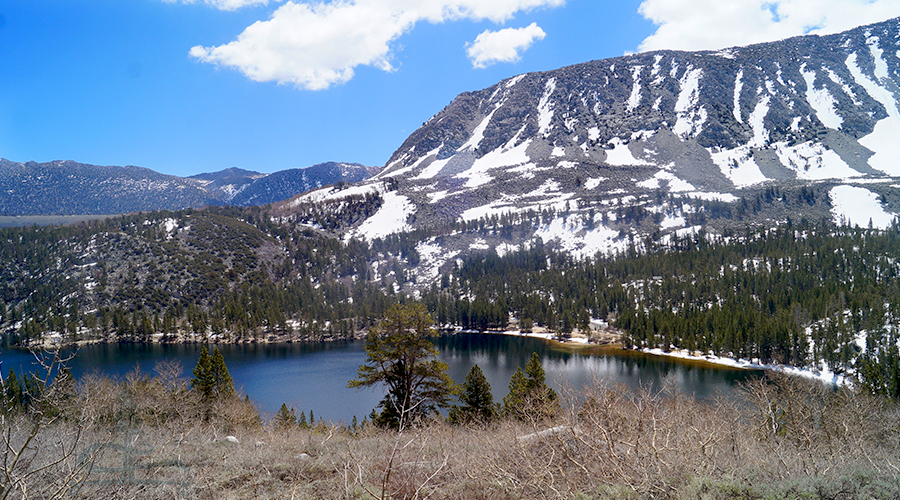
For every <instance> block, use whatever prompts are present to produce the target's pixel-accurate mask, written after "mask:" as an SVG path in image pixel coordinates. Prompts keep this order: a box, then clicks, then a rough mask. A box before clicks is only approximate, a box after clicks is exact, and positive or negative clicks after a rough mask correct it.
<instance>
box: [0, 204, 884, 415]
mask: <svg viewBox="0 0 900 500" xmlns="http://www.w3.org/2000/svg"><path fill="white" fill-rule="evenodd" d="M817 193H818V192H814V191H810V190H809V189H806V188H803V189H800V190H798V191H796V192H794V191H779V190H775V189H766V190H764V191H761V192H760V193H758V194H757V195H756V197H755V198H754V199H751V198H747V199H745V200H744V201H742V202H741V203H739V204H736V205H734V206H729V205H727V204H716V203H714V202H702V201H698V200H693V201H691V200H688V199H683V198H678V197H675V198H665V197H663V198H661V199H660V200H657V201H659V202H660V203H661V206H668V205H673V204H674V205H677V204H678V203H693V204H695V205H697V204H699V205H698V206H697V207H696V208H697V212H696V216H697V217H700V216H703V217H707V218H714V219H715V220H716V221H719V220H720V219H721V221H725V220H731V221H732V222H734V221H737V222H734V223H733V224H731V225H725V224H724V222H723V223H722V224H719V226H716V224H712V226H711V227H718V228H719V230H720V233H719V234H718V235H711V234H706V233H704V232H703V231H701V232H699V233H698V234H694V235H686V236H677V235H675V234H669V235H666V237H665V238H662V237H661V236H660V235H658V234H657V235H653V236H651V237H648V238H646V239H644V240H633V239H632V240H630V246H629V247H628V248H627V249H626V250H625V251H624V252H622V253H621V254H619V255H614V256H597V257H595V258H589V259H583V260H576V259H573V258H571V257H569V256H567V255H565V254H562V253H560V252H558V251H556V250H555V249H554V248H552V247H551V246H549V245H544V244H542V243H541V242H540V241H535V242H533V243H532V244H531V245H530V246H527V247H524V246H523V248H522V249H520V250H518V251H516V252H511V253H507V254H505V255H504V256H502V257H501V256H498V255H497V254H496V253H495V252H493V251H489V252H484V253H480V254H469V255H462V256H460V258H459V261H458V262H457V263H456V264H454V263H450V265H448V266H446V267H444V268H443V269H442V270H441V271H442V274H440V275H439V278H438V279H437V280H436V281H435V282H434V283H428V284H423V283H416V282H415V273H414V272H413V271H414V269H415V268H416V266H417V265H418V264H419V263H420V262H419V261H420V256H419V255H418V251H417V246H418V245H419V244H420V243H422V242H424V241H429V240H430V239H434V241H436V242H438V243H440V242H442V241H444V239H445V238H448V237H450V236H451V235H452V237H454V238H457V237H477V238H486V239H490V240H491V241H496V242H499V241H510V240H515V239H516V238H518V237H519V236H521V235H524V234H526V233H527V232H528V230H530V229H529V228H531V229H533V228H534V227H535V225H536V224H541V223H546V222H547V221H549V220H552V219H553V218H554V217H556V216H558V215H559V214H557V213H555V212H554V211H552V210H549V209H547V210H542V211H526V212H523V213H519V214H506V215H503V216H491V217H488V218H485V219H481V220H478V221H466V222H457V223H452V224H446V225H444V226H440V227H432V228H427V229H417V230H415V231H411V232H408V233H402V234H395V235H390V236H388V237H385V238H382V239H377V240H375V241H372V242H360V241H356V240H353V239H349V240H346V241H344V240H343V239H342V237H343V235H344V234H345V231H346V230H347V228H349V227H352V225H353V224H356V223H358V222H359V221H360V220H362V219H363V218H364V217H365V216H366V214H370V213H373V211H374V210H377V208H378V207H379V206H380V204H381V203H382V201H383V200H381V199H380V198H379V197H377V196H374V195H369V196H360V197H357V198H354V199H352V200H350V201H349V202H347V203H334V204H331V205H328V206H327V207H324V206H317V205H313V204H307V205H302V204H301V205H300V206H297V207H294V208H279V209H277V210H276V209H273V208H233V207H228V208H210V209H206V210H185V211H181V212H153V213H147V214H137V215H129V216H125V217H116V218H109V219H105V220H101V221H92V222H86V223H83V224H80V225H74V226H64V227H31V228H8V229H0V243H2V244H0V276H2V279H0V330H3V331H4V332H7V333H9V335H8V336H6V337H5V339H6V340H7V341H9V342H10V343H14V344H24V345H29V344H34V343H38V342H41V341H45V340H46V339H47V337H48V335H49V334H51V333H52V334H54V335H58V336H59V337H60V338H61V339H64V340H67V341H78V340H103V341H114V342H115V341H118V342H123V341H124V342H130V341H138V342H144V341H150V340H156V341H164V342H165V341H205V340H208V339H214V340H216V341H225V342H229V341H231V342H253V341H297V340H328V339H340V338H349V337H358V336H361V335H362V332H365V331H367V330H368V329H369V328H370V327H372V326H374V325H376V324H377V323H378V321H379V320H380V318H382V317H383V316H384V315H385V312H386V311H387V310H388V309H389V308H390V307H391V306H392V305H394V304H398V303H411V302H418V303H420V304H424V305H425V306H426V308H427V310H428V313H429V314H430V315H431V317H432V318H433V319H434V320H435V322H436V323H437V324H438V325H451V326H458V327H461V328H466V329H478V330H492V329H505V328H507V327H508V325H509V324H510V318H511V317H512V318H518V319H519V325H520V327H521V328H522V329H524V330H531V329H546V330H549V331H552V332H555V333H556V334H558V335H559V336H561V337H566V336H568V335H572V334H579V333H587V334H590V328H591V327H590V325H591V319H592V318H594V319H598V320H603V321H607V322H608V323H609V324H610V325H612V326H613V327H615V328H616V329H618V332H619V333H621V334H622V342H623V344H624V345H625V347H634V348H660V349H663V350H671V349H675V348H678V349H685V350H688V351H692V352H694V353H697V354H707V353H709V354H715V355H718V356H726V357H736V358H753V359H758V360H759V361H760V362H763V363H786V364H792V365H799V366H804V365H805V366H817V367H820V368H821V367H827V368H828V369H830V370H831V371H833V372H835V373H839V374H851V375H853V376H856V377H858V378H859V382H860V384H861V385H862V386H864V387H865V388H866V389H867V390H869V391H870V392H872V393H879V394H888V395H890V396H892V397H895V398H898V397H900V361H898V360H900V350H898V347H897V339H898V338H900V299H898V297H900V291H898V277H900V227H898V226H897V225H896V224H895V225H894V226H892V227H891V228H889V229H887V230H884V231H880V230H873V229H868V228H851V227H836V226H834V225H832V224H830V223H827V222H819V223H814V222H808V221H803V220H794V219H790V218H788V219H787V221H788V222H787V223H786V224H783V225H781V226H779V227H777V228H774V229H769V228H763V229H753V227H752V226H750V225H748V226H747V227H745V228H743V229H740V230H737V229H734V228H735V227H736V224H738V223H746V224H752V223H754V221H755V220H756V219H754V217H755V214H758V213H762V214H765V213H768V212H770V211H772V210H776V208H777V210H776V211H779V212H778V213H782V212H785V211H788V212H789V211H790V208H791V207H793V206H795V205H797V204H812V205H815V206H819V205H822V206H823V207H824V205H823V203H824V201H823V198H822V196H821V195H820V194H821V193H818V194H817ZM329 203H331V202H329ZM674 205H673V206H674ZM700 205H702V206H700ZM729 207H730V208H729ZM779 207H780V208H779ZM701 209H702V210H701ZM616 210H617V211H618V212H621V213H617V215H616V219H615V221H616V222H615V224H616V225H615V227H619V225H622V224H627V223H631V224H637V225H640V224H644V219H646V218H648V217H650V218H653V217H657V216H659V214H644V213H642V212H640V210H638V211H637V212H635V211H634V210H631V211H629V210H628V209H626V208H624V207H619V208H616ZM704 214H705V215H704ZM300 222H302V223H303V224H299V223H300ZM700 222H703V221H699V220H698V221H692V222H691V223H700ZM707 222H709V221H707ZM611 224H612V223H611ZM611 227H612V226H611ZM623 238H627V235H625V233H623ZM451 265H452V267H451ZM412 297H417V299H413V298H412Z"/></svg>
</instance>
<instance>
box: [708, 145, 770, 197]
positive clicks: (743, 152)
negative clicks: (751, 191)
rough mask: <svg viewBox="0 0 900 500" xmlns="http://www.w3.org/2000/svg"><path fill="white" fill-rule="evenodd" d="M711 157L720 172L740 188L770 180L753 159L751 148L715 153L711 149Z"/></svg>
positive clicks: (741, 147)
mask: <svg viewBox="0 0 900 500" xmlns="http://www.w3.org/2000/svg"><path fill="white" fill-rule="evenodd" d="M708 151H709V155H710V156H711V157H712V160H713V163H715V164H716V166H718V167H719V170H721V171H722V173H723V174H724V175H725V177H728V179H729V180H731V182H732V183H733V184H734V185H735V186H736V187H739V188H742V187H748V186H753V185H754V184H759V183H761V182H765V181H766V180H768V179H767V178H766V176H765V175H763V173H762V171H760V170H759V165H757V164H756V160H754V159H753V150H752V149H750V146H746V145H745V146H740V147H738V148H735V149H726V150H724V151H714V150H712V149H709V150H708Z"/></svg>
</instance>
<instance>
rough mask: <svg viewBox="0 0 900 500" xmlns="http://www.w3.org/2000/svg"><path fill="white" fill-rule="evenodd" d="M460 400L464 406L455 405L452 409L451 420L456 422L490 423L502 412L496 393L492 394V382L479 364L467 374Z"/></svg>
mask: <svg viewBox="0 0 900 500" xmlns="http://www.w3.org/2000/svg"><path fill="white" fill-rule="evenodd" d="M459 401H460V403H462V406H457V405H454V406H453V408H451V409H450V415H449V417H450V422H451V423H454V424H465V423H468V422H479V423H485V424H486V423H490V422H491V421H493V420H494V419H496V418H497V415H498V414H499V412H500V408H499V406H500V405H498V404H497V403H494V395H493V394H491V384H490V383H488V380H487V378H486V377H485V376H484V372H482V371H481V367H479V366H478V365H474V366H472V368H471V369H470V370H469V373H468V374H466V381H465V383H464V384H463V387H462V393H461V394H460V396H459Z"/></svg>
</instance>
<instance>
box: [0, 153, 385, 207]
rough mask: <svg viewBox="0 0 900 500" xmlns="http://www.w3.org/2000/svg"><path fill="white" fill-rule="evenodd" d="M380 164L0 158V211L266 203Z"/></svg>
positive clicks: (355, 177) (364, 173)
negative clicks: (273, 168)
mask: <svg viewBox="0 0 900 500" xmlns="http://www.w3.org/2000/svg"><path fill="white" fill-rule="evenodd" d="M377 171H378V169H377V168H374V167H366V166H363V165H360V164H357V163H339V162H327V163H320V164H317V165H312V166H310V167H306V168H300V169H289V170H283V171H279V172H274V173H271V174H263V173H259V172H253V171H249V170H242V169H237V168H229V169H225V170H222V171H219V172H209V173H202V174H196V175H193V176H190V177H178V176H174V175H167V174H162V173H159V172H156V171H154V170H151V169H148V168H145V167H137V166H133V165H126V166H122V167H120V166H98V165H89V164H84V163H78V162H76V161H72V160H56V161H51V162H46V163H38V162H34V161H29V162H25V163H18V162H14V161H11V160H7V159H5V158H4V159H0V214H4V215H85V214H90V215H98V214H116V213H131V212H138V211H146V210H178V209H182V208H198V207H202V206H207V205H227V204H235V205H240V206H248V205H253V204H258V205H265V204H268V203H273V202H277V201H281V200H284V199H287V198H290V197H292V196H294V195H296V194H298V193H302V192H305V191H309V190H310V189H315V188H319V187H322V186H325V185H330V184H335V183H339V182H359V181H361V180H364V179H366V178H368V177H370V176H371V175H373V174H374V173H375V172H377Z"/></svg>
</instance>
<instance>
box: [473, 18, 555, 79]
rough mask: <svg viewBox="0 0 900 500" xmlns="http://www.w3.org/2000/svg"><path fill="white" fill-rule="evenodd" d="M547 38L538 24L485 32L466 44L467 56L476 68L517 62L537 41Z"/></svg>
mask: <svg viewBox="0 0 900 500" xmlns="http://www.w3.org/2000/svg"><path fill="white" fill-rule="evenodd" d="M545 36H547V34H546V33H544V30H542V29H541V28H540V27H538V25H537V24H536V23H531V24H530V25H528V26H526V27H524V28H506V29H502V30H500V31H489V30H485V31H484V32H483V33H481V34H480V35H478V36H477V37H476V38H475V41H474V42H473V43H470V44H466V55H467V56H469V60H470V61H472V66H473V67H475V68H487V67H488V66H490V65H492V64H496V63H501V62H516V61H518V60H519V58H521V56H522V52H524V51H526V50H528V48H529V47H531V44H533V43H534V41H535V40H543V39H544V37H545Z"/></svg>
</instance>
